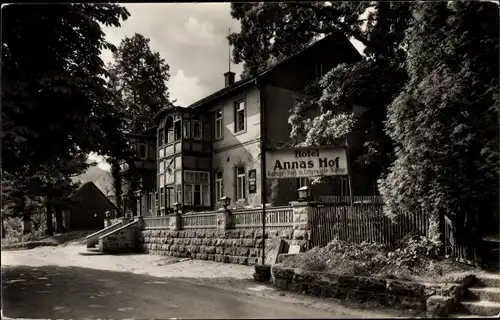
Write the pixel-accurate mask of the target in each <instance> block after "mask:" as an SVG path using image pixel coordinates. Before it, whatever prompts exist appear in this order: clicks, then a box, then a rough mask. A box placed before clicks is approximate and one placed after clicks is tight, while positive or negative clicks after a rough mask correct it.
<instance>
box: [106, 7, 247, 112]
mask: <svg viewBox="0 0 500 320" xmlns="http://www.w3.org/2000/svg"><path fill="white" fill-rule="evenodd" d="M125 7H126V8H127V9H128V10H129V12H130V14H131V16H130V18H129V19H128V20H126V21H124V22H122V26H121V28H115V27H104V28H103V30H104V32H105V33H106V39H107V40H108V41H109V42H111V43H113V44H114V45H116V46H118V45H119V44H120V41H121V40H122V39H123V38H124V37H125V36H128V37H131V36H132V35H133V34H134V33H140V34H142V35H144V36H145V37H147V38H149V39H150V40H151V42H150V46H151V49H152V50H154V51H157V52H159V53H160V55H161V57H162V58H164V59H165V60H166V61H167V63H168V64H169V66H170V73H171V79H170V81H169V87H171V90H170V91H171V93H170V94H171V96H172V97H174V98H177V99H178V100H179V102H182V103H183V104H182V105H183V106H185V104H189V103H191V102H194V101H195V100H196V99H198V98H203V95H208V94H211V93H213V92H215V91H217V90H219V89H222V88H223V87H224V76H223V74H224V73H225V72H226V71H228V70H227V69H228V60H229V52H228V48H229V47H228V46H229V44H228V41H227V39H226V37H227V35H228V29H229V28H231V30H232V31H239V30H240V27H239V22H238V21H237V20H233V19H232V18H231V15H230V4H229V3H139V4H126V5H125ZM101 57H102V59H103V60H104V62H105V63H108V62H110V61H112V54H111V52H103V53H102V55H101ZM231 70H232V71H234V72H236V74H237V76H236V80H238V79H239V73H241V71H242V66H241V65H233V66H232V67H231ZM174 78H175V79H174ZM179 83H189V84H190V85H192V86H191V87H187V88H182V87H181V86H180V85H179ZM200 92H202V95H201V96H200V94H201V93H200ZM194 97H196V98H194Z"/></svg>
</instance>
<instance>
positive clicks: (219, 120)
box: [214, 108, 224, 140]
mask: <svg viewBox="0 0 500 320" xmlns="http://www.w3.org/2000/svg"><path fill="white" fill-rule="evenodd" d="M219 113H220V117H219V115H218V114H219ZM214 118H215V120H214V121H215V122H214V124H215V128H214V138H215V140H222V138H223V136H224V134H223V133H222V128H223V121H224V120H223V119H224V114H223V112H222V108H221V109H217V110H215V113H214ZM218 129H219V130H220V135H219V136H218V135H217V130H218Z"/></svg>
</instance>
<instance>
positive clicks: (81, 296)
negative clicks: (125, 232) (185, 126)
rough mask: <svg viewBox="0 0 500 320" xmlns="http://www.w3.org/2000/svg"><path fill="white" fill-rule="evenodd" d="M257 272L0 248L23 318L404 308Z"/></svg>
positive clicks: (338, 314) (9, 293) (317, 313)
mask: <svg viewBox="0 0 500 320" xmlns="http://www.w3.org/2000/svg"><path fill="white" fill-rule="evenodd" d="M81 253H84V255H82V254H81ZM68 267H71V268H68ZM252 273H253V267H249V266H241V265H234V264H223V263H215V262H209V261H198V260H188V261H183V262H176V263H175V261H173V260H172V259H169V258H167V257H162V256H153V255H137V254H134V255H119V256H111V255H88V253H87V252H86V249H85V248H83V247H82V246H66V247H44V248H36V249H32V250H28V251H10V252H2V274H3V276H4V278H3V280H4V284H5V288H4V310H3V311H4V315H5V316H6V317H23V318H30V317H35V318H61V317H62V318H82V317H83V318H95V317H98V318H124V317H135V318H165V317H180V318H189V317H195V318H214V317H215V318H265V317H267V318H303V317H307V318H310V317H318V318H323V317H335V318H342V317H351V318H353V317H356V318H358V317H360V318H361V317H395V316H399V315H401V314H400V313H399V312H391V311H385V310H384V311H377V312H374V311H368V310H352V309H349V308H346V307H345V306H342V305H339V304H336V303H334V302H332V301H331V300H322V299H317V298H312V297H305V296H301V295H295V294H288V293H287V294H286V295H285V294H284V293H281V292H278V291H276V290H275V289H273V288H272V287H270V286H266V285H259V284H257V283H255V282H254V281H252V280H251V276H252ZM28 284H29V285H28ZM31 287H32V288H33V289H30V288H31ZM44 288H45V289H50V290H44ZM35 289H36V290H35ZM29 292H37V294H30V293H29ZM99 294H101V295H103V296H102V297H101V296H100V295H99ZM108 296H109V297H108ZM111 296H112V297H113V299H111V298H110V297H111ZM92 297H93V298H92ZM106 297H108V298H106ZM94 299H96V300H94ZM95 301H98V302H95ZM195 301H196V303H195ZM28 302H29V303H28ZM63 302H64V303H63ZM30 305H33V307H28V306H30ZM91 305H92V306H94V305H99V306H100V307H92V306H91ZM172 306H175V307H172ZM127 308H129V309H127ZM130 308H131V309H130ZM120 310H121V311H120ZM123 310H129V311H128V313H127V312H126V311H123ZM273 310H275V311H273Z"/></svg>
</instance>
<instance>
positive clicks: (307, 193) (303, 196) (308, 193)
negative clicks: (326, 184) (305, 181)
mask: <svg viewBox="0 0 500 320" xmlns="http://www.w3.org/2000/svg"><path fill="white" fill-rule="evenodd" d="M297 199H298V200H299V202H304V201H311V199H312V190H311V188H310V187H309V186H303V187H300V188H298V189H297Z"/></svg>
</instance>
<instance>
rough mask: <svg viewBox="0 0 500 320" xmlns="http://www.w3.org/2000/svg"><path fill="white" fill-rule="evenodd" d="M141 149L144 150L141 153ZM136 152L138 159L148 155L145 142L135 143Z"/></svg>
mask: <svg viewBox="0 0 500 320" xmlns="http://www.w3.org/2000/svg"><path fill="white" fill-rule="evenodd" d="M141 149H142V150H141ZM141 151H144V153H142V152H141ZM137 153H138V155H139V158H140V159H146V158H147V157H148V149H147V147H146V144H145V143H138V144H137Z"/></svg>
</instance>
